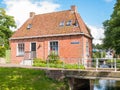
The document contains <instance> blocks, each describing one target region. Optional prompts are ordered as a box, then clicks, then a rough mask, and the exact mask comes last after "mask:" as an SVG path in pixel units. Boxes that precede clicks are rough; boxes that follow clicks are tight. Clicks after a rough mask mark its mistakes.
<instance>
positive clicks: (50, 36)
mask: <svg viewBox="0 0 120 90" xmlns="http://www.w3.org/2000/svg"><path fill="white" fill-rule="evenodd" d="M69 35H86V36H88V37H90V36H89V35H87V34H84V33H68V34H54V35H41V36H28V37H15V38H10V39H9V40H14V39H28V38H39V37H54V36H69Z"/></svg>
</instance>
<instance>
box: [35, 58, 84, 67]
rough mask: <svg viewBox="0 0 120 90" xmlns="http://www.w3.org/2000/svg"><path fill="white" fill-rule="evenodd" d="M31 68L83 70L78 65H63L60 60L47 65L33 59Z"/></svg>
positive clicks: (43, 61) (44, 62)
mask: <svg viewBox="0 0 120 90" xmlns="http://www.w3.org/2000/svg"><path fill="white" fill-rule="evenodd" d="M33 66H38V67H51V68H65V69H84V68H85V67H84V66H83V65H78V64H63V62H62V61H60V60H54V61H51V62H48V63H47V62H46V61H45V60H42V59H40V58H35V59H34V61H33Z"/></svg>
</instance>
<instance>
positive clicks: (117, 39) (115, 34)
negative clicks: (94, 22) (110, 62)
mask: <svg viewBox="0 0 120 90" xmlns="http://www.w3.org/2000/svg"><path fill="white" fill-rule="evenodd" d="M103 26H104V29H105V38H104V40H103V42H104V47H105V48H107V49H109V48H110V49H114V50H115V51H116V54H120V0H117V2H116V4H115V6H114V11H113V13H112V15H111V18H110V20H106V21H104V22H103Z"/></svg>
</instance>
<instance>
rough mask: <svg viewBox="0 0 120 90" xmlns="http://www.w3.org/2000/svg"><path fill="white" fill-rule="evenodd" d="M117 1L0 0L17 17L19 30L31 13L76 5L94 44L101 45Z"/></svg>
mask: <svg viewBox="0 0 120 90" xmlns="http://www.w3.org/2000/svg"><path fill="white" fill-rule="evenodd" d="M115 3H116V0H0V7H2V8H5V10H6V12H7V14H9V15H12V16H14V17H15V21H16V24H17V26H18V28H19V27H20V26H21V25H22V24H23V23H24V22H25V21H26V19H28V18H29V12H31V11H33V12H36V13H37V14H40V13H48V12H55V11H61V10H68V9H70V6H71V5H76V6H77V9H78V13H79V14H80V15H81V17H82V18H83V20H84V22H85V23H86V24H87V25H88V27H89V28H90V29H91V33H92V35H93V37H94V43H101V42H100V40H99V39H100V38H103V37H104V35H103V33H104V30H103V28H102V23H103V22H104V21H105V20H107V19H109V18H110V15H111V14H112V12H113V7H114V4H115ZM100 32H101V33H100Z"/></svg>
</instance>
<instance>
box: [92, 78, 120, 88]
mask: <svg viewBox="0 0 120 90" xmlns="http://www.w3.org/2000/svg"><path fill="white" fill-rule="evenodd" d="M91 85H92V87H93V90H120V81H115V80H92V81H91Z"/></svg>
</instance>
